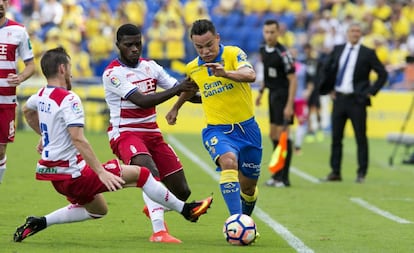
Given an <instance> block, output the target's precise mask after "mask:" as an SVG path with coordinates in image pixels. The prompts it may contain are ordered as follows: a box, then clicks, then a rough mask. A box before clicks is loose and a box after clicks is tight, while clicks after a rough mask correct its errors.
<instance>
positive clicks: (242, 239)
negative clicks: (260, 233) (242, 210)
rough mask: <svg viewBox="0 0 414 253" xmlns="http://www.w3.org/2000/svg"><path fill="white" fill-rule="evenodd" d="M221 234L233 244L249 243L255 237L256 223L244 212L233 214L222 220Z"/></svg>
mask: <svg viewBox="0 0 414 253" xmlns="http://www.w3.org/2000/svg"><path fill="white" fill-rule="evenodd" d="M223 235H224V238H226V241H227V242H228V243H230V244H233V245H249V244H250V243H252V242H253V241H254V239H255V238H256V223H255V222H254V220H253V219H252V218H251V217H250V216H248V215H246V214H233V215H232V216H230V217H229V218H227V220H226V221H225V222H224V226H223Z"/></svg>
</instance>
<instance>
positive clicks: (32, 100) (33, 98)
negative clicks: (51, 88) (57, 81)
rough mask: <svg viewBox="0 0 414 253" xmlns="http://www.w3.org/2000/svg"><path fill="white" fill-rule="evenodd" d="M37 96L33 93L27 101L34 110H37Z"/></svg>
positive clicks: (28, 105) (28, 106)
mask: <svg viewBox="0 0 414 253" xmlns="http://www.w3.org/2000/svg"><path fill="white" fill-rule="evenodd" d="M37 98H38V95H37V94H34V95H31V96H30V97H29V98H28V99H27V101H26V107H27V108H29V109H32V110H37Z"/></svg>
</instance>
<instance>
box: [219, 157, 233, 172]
mask: <svg viewBox="0 0 414 253" xmlns="http://www.w3.org/2000/svg"><path fill="white" fill-rule="evenodd" d="M219 163H220V167H221V168H222V169H223V170H231V169H237V166H238V165H237V160H236V157H235V156H223V157H220V160H219Z"/></svg>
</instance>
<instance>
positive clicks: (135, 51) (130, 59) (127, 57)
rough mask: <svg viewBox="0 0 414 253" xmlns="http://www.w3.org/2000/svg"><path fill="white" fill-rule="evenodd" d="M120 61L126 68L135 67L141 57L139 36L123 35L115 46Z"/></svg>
mask: <svg viewBox="0 0 414 253" xmlns="http://www.w3.org/2000/svg"><path fill="white" fill-rule="evenodd" d="M117 46H118V48H119V51H120V55H121V60H122V62H123V63H124V64H126V65H128V66H136V65H137V64H138V61H139V58H140V57H141V51H142V42H141V35H139V34H138V35H125V36H124V37H123V38H122V40H121V41H120V42H119V43H118V44H117Z"/></svg>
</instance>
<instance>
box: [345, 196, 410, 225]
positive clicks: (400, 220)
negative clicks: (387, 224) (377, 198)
mask: <svg viewBox="0 0 414 253" xmlns="http://www.w3.org/2000/svg"><path fill="white" fill-rule="evenodd" d="M350 200H351V201H352V202H355V203H357V204H358V205H360V206H362V207H364V208H366V209H368V210H370V211H372V212H374V213H376V214H379V215H381V216H384V217H385V218H387V219H390V220H392V221H395V222H398V223H402V224H409V223H412V222H411V221H409V220H406V219H403V218H400V217H398V216H395V215H393V214H391V213H390V212H387V211H384V210H382V209H379V208H378V207H376V206H374V205H371V204H370V203H368V202H366V201H365V200H363V199H361V198H350Z"/></svg>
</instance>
